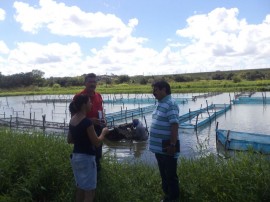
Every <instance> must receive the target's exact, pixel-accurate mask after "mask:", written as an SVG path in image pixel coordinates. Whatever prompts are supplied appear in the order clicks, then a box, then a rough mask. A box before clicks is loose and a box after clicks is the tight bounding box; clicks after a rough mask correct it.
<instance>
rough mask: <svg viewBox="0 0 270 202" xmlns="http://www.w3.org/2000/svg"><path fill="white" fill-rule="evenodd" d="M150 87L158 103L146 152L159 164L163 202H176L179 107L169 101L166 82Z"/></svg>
mask: <svg viewBox="0 0 270 202" xmlns="http://www.w3.org/2000/svg"><path fill="white" fill-rule="evenodd" d="M152 87H153V95H154V96H155V98H156V99H157V100H158V104H157V108H156V109H155V110H154V112H153V114H152V124H151V128H150V141H149V149H150V151H152V152H153V153H155V156H156V159H157V162H158V167H159V171H160V176H161V179H162V189H163V192H164V194H165V196H164V199H163V200H162V201H164V202H172V201H177V200H178V199H179V194H180V191H179V181H178V176H177V159H178V157H179V154H180V142H179V137H178V126H179V107H178V105H177V103H175V101H174V100H173V99H172V97H171V87H170V85H169V84H168V83H167V82H166V81H157V82H155V83H154V84H153V85H152Z"/></svg>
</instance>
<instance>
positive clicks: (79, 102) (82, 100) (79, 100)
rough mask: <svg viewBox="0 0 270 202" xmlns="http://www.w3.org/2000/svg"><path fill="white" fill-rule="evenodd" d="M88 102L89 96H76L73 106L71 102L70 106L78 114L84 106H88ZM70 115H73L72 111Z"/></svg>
mask: <svg viewBox="0 0 270 202" xmlns="http://www.w3.org/2000/svg"><path fill="white" fill-rule="evenodd" d="M88 101H89V97H88V95H86V94H81V95H77V96H75V98H74V100H73V101H72V102H73V104H71V103H72V102H71V103H70V105H71V108H72V110H74V111H75V113H77V112H78V111H80V110H81V108H82V106H83V104H86V103H87V102H88ZM69 110H70V109H69ZM70 113H72V112H71V110H70Z"/></svg>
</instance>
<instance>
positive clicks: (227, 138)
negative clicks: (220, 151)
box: [225, 130, 231, 149]
mask: <svg viewBox="0 0 270 202" xmlns="http://www.w3.org/2000/svg"><path fill="white" fill-rule="evenodd" d="M230 132H231V131H230V130H228V132H227V135H226V142H225V149H228V148H227V145H228V143H229V136H230Z"/></svg>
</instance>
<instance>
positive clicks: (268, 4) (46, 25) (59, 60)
mask: <svg viewBox="0 0 270 202" xmlns="http://www.w3.org/2000/svg"><path fill="white" fill-rule="evenodd" d="M254 68H257V69H259V68H270V1H269V0H167V1H165V0H105V1H98V0H95V1H93V0H27V1H26V0H20V1H11V0H0V72H1V74H2V75H10V74H15V73H21V72H30V71H32V70H33V69H38V70H41V71H43V72H44V73H45V77H51V76H53V77H58V76H60V77H63V76H79V75H82V74H84V73H89V72H95V73H96V74H98V75H103V74H108V75H110V74H116V75H122V74H127V75H130V76H133V75H159V74H181V73H190V72H207V71H218V70H220V71H225V70H238V69H254Z"/></svg>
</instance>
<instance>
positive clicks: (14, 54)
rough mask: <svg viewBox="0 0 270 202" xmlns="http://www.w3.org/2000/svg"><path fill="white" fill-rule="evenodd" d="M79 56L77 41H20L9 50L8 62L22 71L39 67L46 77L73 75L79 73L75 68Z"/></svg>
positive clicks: (78, 62) (79, 61)
mask: <svg viewBox="0 0 270 202" xmlns="http://www.w3.org/2000/svg"><path fill="white" fill-rule="evenodd" d="M81 56H82V53H81V49H80V46H79V45H78V44H77V43H70V44H66V45H63V44H59V43H51V44H48V45H41V44H37V43H33V42H24V43H23V42H21V43H18V44H17V48H16V49H14V50H11V51H10V55H9V58H8V63H9V64H10V66H12V67H16V66H17V67H21V71H22V72H29V71H32V69H39V70H41V71H43V72H45V73H46V77H49V76H66V75H73V76H74V75H79V74H78V72H77V71H78V70H76V69H77V68H78V67H80V63H81ZM78 64H79V66H77V65H78ZM78 69H79V68H78ZM14 71H17V69H14ZM74 73H76V74H74Z"/></svg>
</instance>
